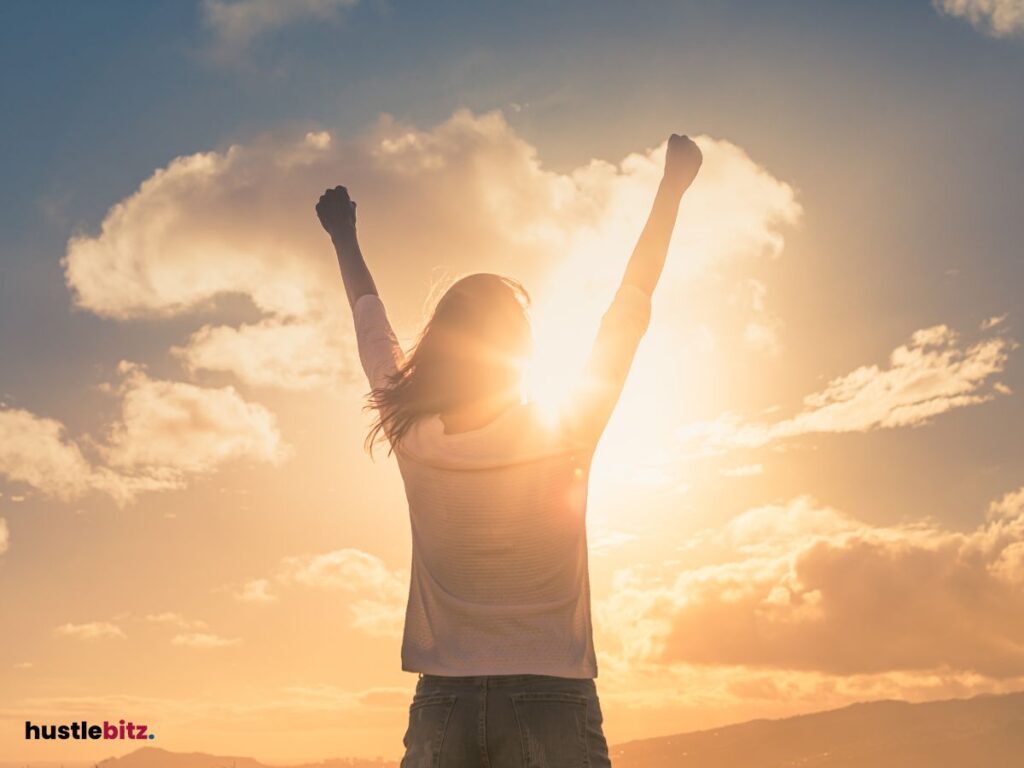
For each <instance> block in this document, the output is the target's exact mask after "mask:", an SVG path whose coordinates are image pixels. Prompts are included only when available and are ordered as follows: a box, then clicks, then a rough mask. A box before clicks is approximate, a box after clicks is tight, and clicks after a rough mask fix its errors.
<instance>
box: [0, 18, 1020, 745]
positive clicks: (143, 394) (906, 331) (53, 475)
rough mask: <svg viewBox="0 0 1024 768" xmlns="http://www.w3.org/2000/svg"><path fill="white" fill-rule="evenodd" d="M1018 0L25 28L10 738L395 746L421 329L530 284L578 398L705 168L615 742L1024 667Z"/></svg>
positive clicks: (628, 610)
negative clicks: (406, 469)
mask: <svg viewBox="0 0 1024 768" xmlns="http://www.w3.org/2000/svg"><path fill="white" fill-rule="evenodd" d="M1021 82H1024V8H1022V7H1021V4H1020V3H1019V1H1018V0H937V2H934V3H931V2H929V1H928V0H901V2H885V3H882V2H877V3H839V2H810V1H808V2H772V3H744V2H739V0H734V1H722V2H715V3H700V4H697V3H675V2H673V3H658V2H650V3H642V4H625V3H621V4H619V3H576V2H567V3H559V4H545V3H532V2H527V3H518V4H497V3H495V4H491V3H456V2H451V3H449V2H442V3H432V4H425V3H400V2H384V1H383V0H377V1H375V0H291V1H290V2H287V3H278V2H271V1H270V0H203V1H202V2H198V3H190V2H170V1H168V2H148V3H136V2H130V1H128V0H120V1H107V2H102V3H74V2H53V1H47V2H8V3H4V4H2V5H0V95H2V102H3V104H4V108H3V116H2V118H0V146H3V148H4V149H3V153H2V158H3V173H2V175H0V191H2V196H3V197H2V200H3V205H2V206H0V622H2V624H0V626H2V629H3V631H2V632H0V723H3V728H2V729H0V757H2V759H4V760H44V759H45V760H50V759H54V760H56V759H60V760H66V761H67V760H79V759H80V760H90V759H99V758H103V757H107V756H109V755H111V754H120V753H125V752H128V751H130V750H131V749H132V748H134V746H135V745H133V744H129V745H128V746H125V747H119V746H115V747H110V746H108V745H105V744H103V743H98V744H94V743H84V742H80V743H75V742H69V743H63V744H49V743H46V744H38V743H32V742H26V741H25V740H24V739H23V726H24V721H25V720H26V719H31V720H32V721H33V722H37V723H62V722H71V721H73V720H78V719H90V720H103V719H112V720H116V719H119V718H122V717H124V718H126V719H133V720H134V721H136V722H148V723H149V724H150V729H151V731H152V732H153V733H154V734H155V735H156V739H155V740H154V741H152V742H150V743H151V744H153V745H155V746H161V747H164V748H167V749H174V750H182V751H191V750H202V751H208V752H217V753H226V754H239V755H250V756H254V757H257V758H260V759H262V760H265V761H268V762H285V761H292V760H319V759H323V758H327V757H334V756H361V757H374V756H377V755H381V756H383V757H387V758H397V757H398V756H400V754H401V746H402V745H401V739H402V734H403V732H404V728H405V725H406V718H407V706H408V701H409V699H410V697H411V695H412V690H413V687H414V685H415V675H412V674H410V673H407V672H403V671H401V669H400V660H399V647H400V641H401V628H402V617H403V613H404V608H405V598H406V594H407V588H408V564H409V557H410V546H411V542H410V535H409V530H408V512H407V507H406V506H405V499H404V495H403V488H402V484H401V479H400V477H399V474H398V470H397V466H396V465H395V463H394V461H393V459H387V458H384V457H383V456H382V455H380V454H378V455H377V459H376V460H375V461H371V459H370V457H369V456H367V455H366V453H365V452H364V450H363V438H364V436H365V434H366V431H367V428H368V427H369V424H370V419H369V415H368V414H366V413H364V412H363V411H362V410H361V403H362V400H361V398H362V396H363V395H364V394H365V389H366V386H365V380H364V379H363V378H362V371H361V369H360V368H359V363H358V358H357V356H356V353H355V347H354V341H353V336H352V327H351V316H350V313H349V310H348V306H347V303H346V302H345V298H344V292H343V290H342V284H341V280H340V276H339V274H338V271H337V264H336V261H335V258H334V254H333V251H332V249H331V247H330V243H329V240H328V239H327V237H326V236H325V235H324V234H323V232H322V230H320V228H319V224H318V222H317V221H316V218H315V214H314V210H313V207H314V205H315V203H316V200H317V198H318V197H319V195H320V194H321V192H322V191H323V189H325V188H326V187H329V186H334V185H336V184H345V185H346V186H347V187H348V188H349V190H350V192H351V194H352V197H353V198H354V199H355V200H356V201H357V202H358V204H359V208H358V211H359V232H360V237H361V240H362V243H363V250H364V253H365V255H366V259H367V262H368V264H369V266H370V268H371V270H372V272H373V274H374V276H375V278H376V281H377V285H378V287H379V289H380V293H381V296H382V298H383V299H384V301H385V303H386V305H387V307H388V312H389V316H390V317H391V319H392V322H393V324H394V326H395V329H396V332H397V333H398V335H399V337H400V339H401V340H402V342H403V343H404V344H406V345H408V344H409V343H411V342H412V341H413V339H414V337H415V334H416V333H417V331H418V330H419V328H420V327H421V324H422V322H423V320H424V319H425V318H426V317H427V313H428V311H429V307H430V301H432V300H433V299H436V297H437V295H438V293H439V291H441V290H443V288H444V286H445V285H447V284H448V282H450V281H451V280H452V279H453V278H454V277H455V276H458V275H460V274H465V273H467V272H470V271H492V272H502V273H507V274H511V275H513V276H516V277H518V278H520V279H522V280H523V281H524V282H525V284H526V286H527V288H528V289H529V290H530V292H531V294H532V296H533V299H534V304H533V323H534V332H535V335H536V340H537V347H538V358H537V361H536V369H537V371H538V372H539V373H538V381H539V382H541V385H540V392H539V394H540V395H542V396H545V397H548V398H550V399H552V400H557V395H558V393H559V391H560V389H562V388H564V386H565V383H566V381H568V380H571V377H572V376H573V373H574V371H575V370H578V367H579V365H580V364H581V363H582V360H583V357H584V355H585V352H586V346H585V345H584V344H581V343H580V340H581V339H586V338H592V336H593V333H594V332H595V331H596V328H597V323H598V321H599V319H600V315H601V312H602V311H603V310H604V308H605V307H606V306H607V303H608V302H609V301H610V299H611V296H612V295H613V293H614V289H615V286H616V281H617V279H618V278H619V277H621V274H622V270H623V269H624V266H625V263H626V260H627V259H628V256H629V253H630V250H631V249H632V246H633V244H634V243H635V240H636V237H637V235H638V234H639V231H640V228H641V227H642V225H643V222H644V219H645V216H646V213H647V206H649V205H650V202H651V201H652V199H653V195H654V191H655V189H656V188H657V184H658V179H659V174H660V167H661V163H662V162H663V159H664V151H665V141H666V139H667V138H668V136H669V135H670V134H671V133H673V132H676V133H685V134H688V135H690V136H692V137H694V138H695V139H696V141H697V142H698V144H699V145H700V147H701V149H702V151H703V153H704V165H703V168H702V170H701V173H700V175H699V176H698V178H697V180H696V182H695V184H694V186H693V188H692V189H691V190H690V191H689V192H688V193H687V195H686V197H685V198H684V201H683V203H682V206H681V208H680V217H679V223H678V225H677V228H676V232H675V236H674V238H673V242H672V246H671V249H670V254H669V261H668V265H667V266H666V269H665V274H664V277H663V279H662V282H661V284H660V285H659V286H658V289H657V291H656V292H655V295H654V298H653V304H652V306H653V311H652V320H651V326H650V329H649V330H648V332H647V334H646V336H645V338H644V340H643V342H642V344H641V347H640V349H639V351H638V353H637V357H636V361H635V364H634V368H633V370H632V372H631V375H630V379H629V381H628V383H627V386H626V389H625V391H624V393H623V397H622V400H621V402H620V404H619V407H618V409H617V411H616V413H615V415H614V416H613V418H612V421H611V423H610V424H609V427H608V429H607V430H606V432H605V435H604V438H603V440H602V444H601V445H600V447H599V448H598V452H597V455H596V457H595V464H594V468H593V470H592V476H591V481H590V504H589V509H588V521H587V525H588V539H589V543H590V549H591V558H590V576H591V583H592V599H593V609H594V638H595V645H596V649H597V655H598V667H599V675H598V679H597V684H598V691H599V694H600V696H601V701H602V709H603V711H604V716H605V733H606V735H607V737H608V740H609V742H610V743H613V744H614V743H617V742H622V741H625V740H629V739H635V738H643V737H648V736H658V735H664V734H671V733H678V732H682V731H687V730H693V729H697V728H705V727H712V726H716V725H720V724H725V723H730V722H736V721H741V720H746V719H750V718H754V717H779V716H786V715H790V714H796V713H801V712H811V711H816V710H819V709H824V708H828V707H834V706H841V705H844V704H847V703H850V702H854V701H861V700H869V699H878V698H899V699H906V700H912V701H923V700H931V699H941V698H948V697H952V696H970V695H975V694H978V693H986V692H998V691H1010V690H1020V689H1024V619H1022V617H1024V441H1021V440H1020V438H1019V435H1020V434H1021V433H1022V432H1024V407H1022V404H1021V399H1020V397H1021V395H1020V391H1021V389H1022V387H1024V366H1022V363H1021V359H1022V356H1024V351H1022V350H1021V349H1020V339H1021V337H1022V335H1024V332H1022V330H1021V322H1022V319H1021V309H1022V306H1021V300H1020V287H1019V286H1020V285H1021V282H1022V280H1024V260H1022V252H1021V243H1022V242H1024V217H1021V216H1020V200H1022V199H1024V132H1021V131H1020V126H1021V125H1022V124H1024V89H1021V88H1020V83H1021Z"/></svg>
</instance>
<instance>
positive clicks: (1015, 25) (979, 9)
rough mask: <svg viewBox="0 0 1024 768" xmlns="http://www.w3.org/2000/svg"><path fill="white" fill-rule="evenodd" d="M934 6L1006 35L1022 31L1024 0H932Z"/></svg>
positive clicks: (979, 26)
mask: <svg viewBox="0 0 1024 768" xmlns="http://www.w3.org/2000/svg"><path fill="white" fill-rule="evenodd" d="M933 2H934V4H935V7H936V8H937V9H938V10H939V11H941V12H942V13H946V14H949V15H950V16H959V17H962V18H965V19H967V20H968V21H970V22H971V24H973V25H974V26H975V27H977V28H978V29H980V30H982V31H983V32H986V33H987V34H990V35H994V36H995V37H1008V36H1010V35H1020V34H1022V33H1024V2H1021V0H933Z"/></svg>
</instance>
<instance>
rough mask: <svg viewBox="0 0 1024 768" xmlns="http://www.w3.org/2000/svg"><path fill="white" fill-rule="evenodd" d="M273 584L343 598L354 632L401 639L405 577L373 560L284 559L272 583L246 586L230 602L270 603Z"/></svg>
mask: <svg viewBox="0 0 1024 768" xmlns="http://www.w3.org/2000/svg"><path fill="white" fill-rule="evenodd" d="M272 582H273V583H276V584H278V585H281V586H288V585H292V586H302V587H309V588H314V589H328V590H333V591H338V592H343V593H345V594H347V595H349V596H351V597H352V598H353V599H352V600H351V601H350V602H349V610H350V613H351V617H352V625H353V626H354V627H356V628H357V629H361V630H363V631H364V632H366V633H367V634H370V635H375V636H380V637H396V636H400V635H401V633H402V626H403V623H404V621H405V603H406V599H407V597H408V589H409V574H408V572H406V571H400V570H399V571H393V570H391V569H390V568H388V566H387V564H386V563H385V562H384V561H383V560H381V559H380V558H379V557H377V556H375V555H371V554H369V553H367V552H363V551H362V550H359V549H352V548H343V549H336V550H333V551H331V552H323V553H320V554H307V555H296V556H291V557H285V558H283V559H282V560H281V562H280V564H279V565H278V567H277V569H276V570H275V572H274V574H273V575H272V577H271V578H269V579H268V578H262V579H253V580H250V581H248V582H246V583H245V584H244V585H243V587H242V588H241V589H240V590H238V591H236V592H235V596H236V597H237V598H238V599H240V600H247V601H251V602H268V601H270V600H275V599H276V596H275V595H272V594H271V593H270V592H269V588H270V585H271V583H272Z"/></svg>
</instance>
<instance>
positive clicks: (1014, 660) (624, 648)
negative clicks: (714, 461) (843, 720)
mask: <svg viewBox="0 0 1024 768" xmlns="http://www.w3.org/2000/svg"><path fill="white" fill-rule="evenodd" d="M694 544H695V545H696V546H695V549H697V550H699V551H701V552H703V553H705V554H708V556H710V557H712V559H713V560H714V562H711V563H709V564H707V565H703V566H699V567H695V568H691V569H686V570H682V571H677V572H675V573H674V574H673V573H672V572H671V569H670V568H668V567H666V568H663V569H662V572H661V573H651V572H645V571H644V569H626V570H622V571H620V572H618V573H617V574H616V578H615V585H614V588H613V592H612V595H611V597H610V598H609V599H608V600H607V601H606V602H605V603H604V604H602V605H601V607H600V609H599V611H598V613H599V615H600V616H601V618H602V623H603V624H604V625H605V627H606V630H607V632H608V634H609V635H610V636H611V637H613V638H615V642H617V644H618V649H617V651H616V653H617V654H618V655H620V656H621V657H622V658H625V659H629V660H631V661H633V662H638V663H641V664H652V665H655V666H672V665H679V664H682V665H696V666H717V665H723V666H747V667H756V668H774V669H780V670H797V671H803V672H814V673H825V674H830V675H840V676H845V675H870V674H877V673H892V672H936V671H943V670H944V671H947V672H954V673H961V674H976V675H983V676H987V677H989V678H993V679H1003V678H1014V677H1020V676H1022V675H1024V488H1022V489H1020V490H1018V491H1015V492H1013V493H1010V494H1007V495H1006V496H1005V497H1003V498H1002V499H1000V500H999V501H997V502H995V503H994V504H993V505H992V506H991V508H990V510H989V514H988V517H987V520H986V521H985V522H984V523H983V524H981V525H979V526H978V527H977V528H976V529H975V530H973V531H970V532H966V533H963V532H958V531H950V530H946V529H943V528H941V527H939V526H936V525H934V524H929V523H920V524H916V525H907V526H897V527H878V526H871V525H867V524H865V523H862V522H860V521H858V520H856V519H854V518H852V517H850V516H848V515H846V514H844V513H842V512H840V511H838V510H835V509H831V508H828V507H824V506H822V505H820V504H817V503H816V502H815V501H814V500H813V499H810V498H808V497H798V498H796V499H793V500H791V501H790V502H787V503H785V504H778V505H769V506H764V507H759V508H755V509H752V510H749V511H747V512H745V513H743V514H742V515H740V516H739V517H737V518H736V519H734V520H733V521H732V522H731V523H730V524H729V525H727V526H726V527H725V528H724V529H723V530H721V531H719V532H709V533H707V534H704V535H702V536H701V537H699V540H698V541H696V542H694Z"/></svg>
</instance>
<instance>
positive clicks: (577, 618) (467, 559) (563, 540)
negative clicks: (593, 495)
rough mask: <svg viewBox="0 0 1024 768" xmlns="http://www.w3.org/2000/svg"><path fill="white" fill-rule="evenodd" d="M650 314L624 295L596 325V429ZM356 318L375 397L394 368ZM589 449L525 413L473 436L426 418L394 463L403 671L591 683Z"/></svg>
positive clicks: (394, 357)
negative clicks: (401, 512) (408, 551)
mask: <svg viewBox="0 0 1024 768" xmlns="http://www.w3.org/2000/svg"><path fill="white" fill-rule="evenodd" d="M650 311H651V307H650V297H649V296H648V295H647V294H646V293H645V292H644V291H642V290H641V289H639V288H637V287H635V286H631V285H624V286H622V287H621V288H620V289H619V291H618V292H617V293H616V295H615V299H614V300H613V302H612V305H611V307H610V308H609V310H608V311H607V312H606V313H605V315H604V316H603V318H602V321H601V328H600V330H599V332H598V335H597V339H596V341H595V343H594V347H593V350H592V352H591V357H590V363H589V365H588V369H587V370H588V378H589V379H590V381H589V384H588V386H589V389H588V390H587V391H588V392H589V393H590V401H591V402H592V403H593V411H594V414H595V418H600V419H606V417H607V415H608V414H610V412H611V409H612V408H613V407H614V404H615V401H616V400H617V399H618V395H619V393H620V391H621V388H622V386H623V384H624V382H625V377H626V375H627V374H628V371H629V367H630V365H631V363H632V359H633V355H634V352H635V350H636V347H637V344H638V343H639V341H640V338H641V337H642V336H643V334H644V332H645V331H646V329H647V326H648V324H649V321H650ZM354 316H355V329H356V340H357V343H358V348H359V357H360V361H361V363H362V365H363V370H364V371H365V373H366V376H367V379H368V380H369V382H370V385H371V386H373V387H377V386H384V385H385V377H386V376H387V374H389V373H391V372H393V371H395V370H396V368H397V366H399V365H401V363H402V361H403V359H404V357H403V353H402V350H401V348H400V346H399V344H398V342H397V340H396V338H395V334H394V332H393V331H392V328H391V325H390V323H389V322H388V318H387V314H386V312H385V309H384V304H383V303H382V302H381V300H380V299H379V298H378V297H377V296H374V295H372V294H367V295H364V296H361V297H360V298H359V299H358V301H357V302H356V304H355V306H354ZM583 401H584V402H586V398H583ZM599 426H600V427H601V428H603V424H601V425H599ZM597 433H598V434H599V433H600V429H598V430H597ZM590 434H593V431H591V432H590ZM595 440H596V439H590V440H584V439H577V438H574V437H573V436H572V433H571V432H570V431H569V430H567V429H566V428H564V427H562V426H560V425H559V424H553V423H552V422H551V420H550V419H544V418H542V417H541V415H540V412H539V409H538V408H537V407H536V406H535V405H534V404H533V403H525V404H522V405H519V406H516V407H513V408H510V409H508V410H507V411H505V412H504V413H503V414H502V415H500V416H499V417H498V418H497V419H495V420H494V421H492V422H490V423H489V424H487V425H486V426H484V427H482V428H481V429H476V430H472V431H470V432H461V433H456V434H451V435H447V434H445V433H444V425H443V423H442V422H441V419H440V417H439V416H437V415H434V416H431V417H428V418H424V419H421V420H420V421H418V422H416V423H415V424H414V425H413V427H412V428H410V429H409V431H408V432H407V433H406V435H405V436H404V438H403V439H402V440H401V441H400V442H399V444H398V446H397V448H396V450H395V456H396V458H397V460H398V466H399V470H400V472H401V475H402V479H403V481H404V482H405V491H406V497H407V499H408V503H409V520H410V523H411V525H412V564H411V578H410V584H409V598H408V603H407V607H406V614H405V631H404V636H403V640H402V669H403V670H406V671H410V672H424V673H429V674H434V675H508V674H544V675H556V676H560V677H574V678H593V677H597V660H596V657H595V653H594V643H593V637H592V629H591V614H590V580H589V573H588V569H587V537H586V526H585V521H586V505H587V481H588V477H589V470H590V461H591V458H592V456H593V452H594V449H595V447H596V442H595Z"/></svg>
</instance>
